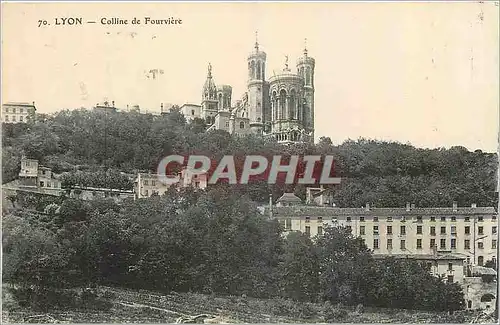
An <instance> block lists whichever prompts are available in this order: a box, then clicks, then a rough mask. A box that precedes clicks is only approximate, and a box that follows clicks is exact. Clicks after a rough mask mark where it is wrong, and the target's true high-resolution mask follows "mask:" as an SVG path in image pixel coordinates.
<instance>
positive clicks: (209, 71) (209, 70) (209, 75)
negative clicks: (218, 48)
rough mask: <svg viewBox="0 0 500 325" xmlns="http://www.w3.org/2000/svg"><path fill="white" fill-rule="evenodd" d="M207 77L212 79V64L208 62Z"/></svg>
mask: <svg viewBox="0 0 500 325" xmlns="http://www.w3.org/2000/svg"><path fill="white" fill-rule="evenodd" d="M208 77H209V78H212V64H211V63H210V62H208Z"/></svg>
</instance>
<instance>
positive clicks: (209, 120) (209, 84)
mask: <svg viewBox="0 0 500 325" xmlns="http://www.w3.org/2000/svg"><path fill="white" fill-rule="evenodd" d="M218 105H219V102H218V100H217V87H216V86H215V82H214V80H213V78H212V65H211V64H210V63H209V64H208V74H207V80H205V85H204V86H203V94H202V100H201V118H203V119H204V120H205V123H206V124H207V126H210V125H212V124H214V122H215V115H217V110H218Z"/></svg>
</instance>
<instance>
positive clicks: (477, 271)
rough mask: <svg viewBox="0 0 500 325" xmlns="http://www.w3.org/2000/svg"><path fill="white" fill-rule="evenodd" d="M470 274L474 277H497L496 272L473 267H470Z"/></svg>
mask: <svg viewBox="0 0 500 325" xmlns="http://www.w3.org/2000/svg"><path fill="white" fill-rule="evenodd" d="M472 274H474V275H497V272H496V271H495V270H494V269H492V268H489V267H484V266H474V267H472Z"/></svg>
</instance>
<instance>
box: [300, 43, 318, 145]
mask: <svg viewBox="0 0 500 325" xmlns="http://www.w3.org/2000/svg"><path fill="white" fill-rule="evenodd" d="M314 65H315V60H314V59H313V58H312V57H310V56H309V55H308V53H307V46H306V44H304V54H303V56H302V57H300V58H299V59H298V60H297V74H298V75H299V76H301V77H302V78H303V79H304V95H303V96H304V110H303V114H304V116H303V118H304V128H305V131H306V132H307V133H308V134H309V137H310V138H311V139H314ZM313 141H314V140H313Z"/></svg>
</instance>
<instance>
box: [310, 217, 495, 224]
mask: <svg viewBox="0 0 500 325" xmlns="http://www.w3.org/2000/svg"><path fill="white" fill-rule="evenodd" d="M308 220H311V218H310V217H306V222H308ZM317 220H318V222H322V221H323V217H317ZM372 220H373V222H379V221H380V219H379V217H376V216H375V217H373V219H372ZM385 220H386V221H387V222H392V221H393V220H394V218H393V217H392V216H387V218H386V219H385ZM496 220H497V216H496V215H492V216H491V221H496ZM332 221H333V222H337V221H338V218H337V217H332ZM346 221H347V222H352V221H353V218H352V217H346ZM365 221H367V219H366V218H365V217H363V216H361V217H359V222H365ZM399 221H400V222H405V221H406V217H404V216H403V217H400V219H399ZM423 221H424V220H423V218H422V216H417V217H416V222H417V223H422V222H423ZM429 221H431V222H436V217H435V216H431V217H429ZM440 221H441V222H446V221H451V222H456V221H457V217H455V216H451V217H449V220H448V219H447V217H446V216H442V217H440ZM464 221H465V222H470V221H471V218H470V217H469V216H465V217H464ZM477 221H478V222H484V217H483V216H478V217H477Z"/></svg>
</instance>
